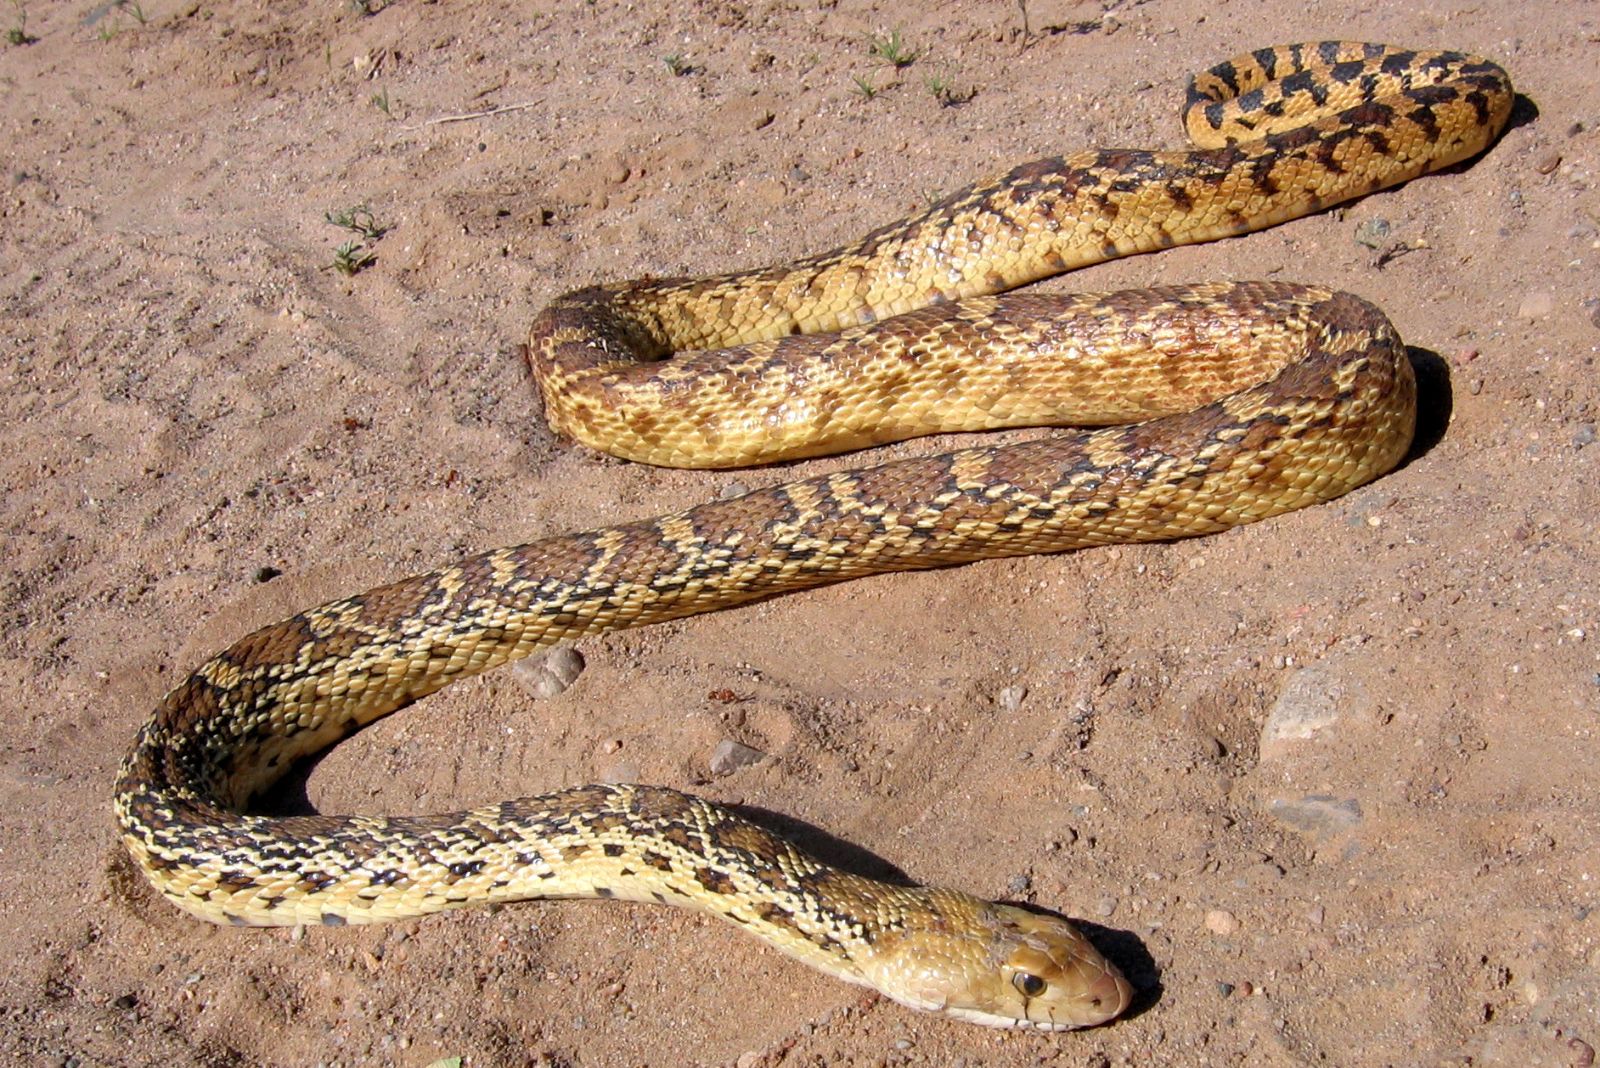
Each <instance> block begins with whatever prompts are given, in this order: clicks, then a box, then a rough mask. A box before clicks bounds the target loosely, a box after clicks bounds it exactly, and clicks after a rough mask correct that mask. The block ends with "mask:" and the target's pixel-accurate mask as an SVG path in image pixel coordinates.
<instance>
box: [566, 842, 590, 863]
mask: <svg viewBox="0 0 1600 1068" xmlns="http://www.w3.org/2000/svg"><path fill="white" fill-rule="evenodd" d="M590 848H591V847H590V845H589V844H588V843H587V842H573V843H571V844H570V845H565V846H562V847H561V859H562V860H566V861H573V860H580V859H582V858H583V857H586V856H588V855H589V852H590Z"/></svg>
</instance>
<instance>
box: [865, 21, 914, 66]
mask: <svg viewBox="0 0 1600 1068" xmlns="http://www.w3.org/2000/svg"><path fill="white" fill-rule="evenodd" d="M867 48H868V49H869V50H870V51H871V52H872V54H873V55H874V56H876V57H877V58H879V59H881V60H883V61H884V62H885V63H887V64H889V65H890V66H891V67H894V68H895V69H896V70H899V69H900V68H901V67H909V66H911V64H913V63H915V62H916V61H917V57H918V56H919V55H921V54H922V53H921V52H919V51H918V50H917V49H915V48H912V47H911V46H910V45H908V44H906V42H905V39H904V38H903V37H901V36H900V30H899V29H898V28H896V29H893V30H890V31H889V32H888V33H887V34H880V33H875V34H873V35H872V36H871V37H868V38H867Z"/></svg>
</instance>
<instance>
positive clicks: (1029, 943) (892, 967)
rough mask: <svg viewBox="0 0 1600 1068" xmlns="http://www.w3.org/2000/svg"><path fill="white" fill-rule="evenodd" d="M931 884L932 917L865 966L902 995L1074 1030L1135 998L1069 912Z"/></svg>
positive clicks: (991, 1018)
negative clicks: (1033, 908) (1032, 908)
mask: <svg viewBox="0 0 1600 1068" xmlns="http://www.w3.org/2000/svg"><path fill="white" fill-rule="evenodd" d="M925 893H926V894H927V902H926V903H927V905H928V906H929V907H928V908H927V909H926V910H925V911H924V912H922V915H924V916H926V917H927V919H926V920H924V921H921V922H919V923H918V924H917V925H916V926H914V927H913V926H908V927H906V928H905V929H903V930H901V931H900V932H898V933H897V934H896V935H895V936H894V937H893V938H889V939H882V938H880V940H879V941H878V943H877V944H876V945H875V946H874V948H875V949H876V950H877V960H876V963H875V964H872V965H867V966H864V967H863V968H862V970H863V972H864V973H865V974H866V977H867V978H868V981H869V982H870V984H871V985H873V986H876V987H877V988H878V989H879V990H880V991H882V992H883V993H884V994H886V995H887V996H889V997H891V998H893V999H894V1000H896V1001H898V1002H900V1003H901V1004H904V1005H909V1006H911V1007H912V1008H917V1009H924V1010H929V1011H934V1012H941V1013H944V1014H945V1015H947V1016H953V1017H955V1018H956V1019H959V1020H964V1021H966V1022H968V1023H976V1024H983V1025H985V1026H988V1027H1017V1028H1035V1029H1038V1030H1042V1031H1067V1030H1072V1029H1074V1028H1079V1027H1093V1026H1095V1025H1096V1024H1102V1023H1105V1022H1107V1021H1108V1020H1112V1019H1115V1018H1116V1017H1117V1016H1118V1015H1119V1014H1120V1013H1121V1012H1122V1011H1123V1010H1124V1009H1126V1008H1127V1007H1128V1004H1129V1002H1131V1001H1132V1000H1133V987H1132V986H1131V985H1130V984H1129V983H1128V981H1127V980H1126V979H1124V978H1123V977H1122V973H1121V972H1120V971H1119V970H1118V969H1117V966H1116V965H1114V964H1112V963H1111V962H1110V961H1108V960H1106V959H1105V957H1103V956H1101V955H1100V951H1099V950H1097V949H1095V948H1094V946H1093V945H1092V944H1091V943H1090V942H1089V940H1088V939H1087V938H1085V937H1084V936H1083V933H1082V932H1080V931H1079V930H1078V929H1077V928H1076V927H1074V926H1073V925H1072V924H1070V923H1068V922H1067V921H1066V920H1063V919H1061V918H1059V917H1056V916H1047V915H1041V914H1038V913H1033V912H1028V911H1025V910H1023V909H1020V908H1017V907H1015V906H1013V905H998V904H994V903H992V902H988V901H983V900H981V899H979V898H974V897H970V896H969V895H966V894H960V893H957V892H955V891H950V890H926V891H925ZM886 942H887V943H888V944H885V943H886ZM858 963H861V962H858Z"/></svg>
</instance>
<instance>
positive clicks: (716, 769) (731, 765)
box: [711, 738, 767, 777]
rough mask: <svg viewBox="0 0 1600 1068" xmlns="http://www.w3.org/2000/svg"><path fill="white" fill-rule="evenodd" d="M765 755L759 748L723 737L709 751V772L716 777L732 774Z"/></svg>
mask: <svg viewBox="0 0 1600 1068" xmlns="http://www.w3.org/2000/svg"><path fill="white" fill-rule="evenodd" d="M766 755H767V754H765V753H763V752H762V751H761V750H759V749H752V748H750V747H749V746H748V745H741V744H739V743H738V742H736V741H734V740H733V739H732V738H724V739H722V741H720V742H718V743H717V748H716V749H714V750H713V751H712V753H711V774H713V775H716V776H718V777H721V776H723V775H732V774H733V773H734V772H736V771H738V770H739V769H741V768H748V767H750V765H752V764H755V763H757V762H758V761H759V760H760V759H761V758H762V757H764V756H766Z"/></svg>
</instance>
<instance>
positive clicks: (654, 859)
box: [639, 849, 672, 871]
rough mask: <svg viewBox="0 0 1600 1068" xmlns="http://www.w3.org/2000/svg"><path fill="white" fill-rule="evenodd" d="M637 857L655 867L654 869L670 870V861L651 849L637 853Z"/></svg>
mask: <svg viewBox="0 0 1600 1068" xmlns="http://www.w3.org/2000/svg"><path fill="white" fill-rule="evenodd" d="M639 859H640V860H642V861H644V862H645V863H646V864H648V865H650V866H651V867H652V868H654V869H656V871H671V870H672V861H670V860H668V859H667V858H666V857H664V856H662V855H661V854H660V853H657V852H656V851H655V850H653V849H647V850H645V851H644V852H643V853H641V854H639Z"/></svg>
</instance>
